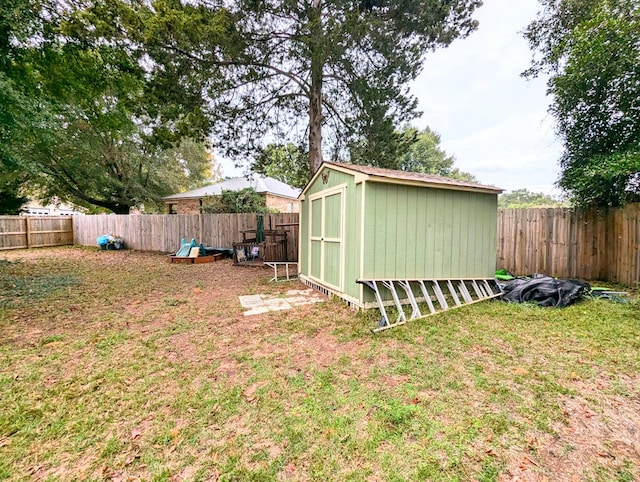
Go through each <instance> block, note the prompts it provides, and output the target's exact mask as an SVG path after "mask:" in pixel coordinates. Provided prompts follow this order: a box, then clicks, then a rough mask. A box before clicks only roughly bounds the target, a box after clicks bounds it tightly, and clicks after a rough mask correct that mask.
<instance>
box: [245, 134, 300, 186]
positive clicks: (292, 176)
mask: <svg viewBox="0 0 640 482" xmlns="http://www.w3.org/2000/svg"><path fill="white" fill-rule="evenodd" d="M308 156H309V154H308V153H307V152H306V151H305V150H304V149H303V148H302V147H300V146H296V145H294V144H291V143H289V144H284V145H283V144H269V145H268V146H267V147H265V148H264V149H262V151H261V152H260V155H259V156H258V158H257V159H256V160H255V161H254V163H253V165H252V167H251V170H252V171H253V172H257V173H259V174H263V175H265V176H269V177H272V178H274V179H277V180H278V181H282V182H284V183H285V184H289V185H290V186H293V187H298V188H303V187H304V186H305V185H306V184H307V182H308V181H309V177H310V176H309V163H308V162H307V160H308Z"/></svg>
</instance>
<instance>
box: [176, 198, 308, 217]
mask: <svg viewBox="0 0 640 482" xmlns="http://www.w3.org/2000/svg"><path fill="white" fill-rule="evenodd" d="M265 201H266V204H267V207H268V208H271V209H275V210H277V211H278V212H280V213H290V212H291V213H299V212H300V201H298V200H297V199H291V198H286V197H280V196H274V195H273V194H267V195H266V200H265ZM170 204H173V205H174V210H173V213H174V214H200V200H199V199H180V200H179V201H171V202H169V203H167V209H166V212H169V205H170Z"/></svg>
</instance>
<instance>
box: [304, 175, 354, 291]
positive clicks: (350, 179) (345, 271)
mask: <svg viewBox="0 0 640 482" xmlns="http://www.w3.org/2000/svg"><path fill="white" fill-rule="evenodd" d="M340 186H344V190H342V191H338V192H342V193H343V194H342V195H343V196H344V198H343V199H340V196H339V195H331V194H329V195H328V196H325V203H324V212H325V224H324V233H323V235H324V237H328V238H336V237H338V236H339V235H340V233H341V235H342V242H341V244H340V245H338V244H337V243H331V242H324V243H323V244H324V248H323V249H324V259H325V264H324V267H321V266H320V253H319V252H320V249H321V247H320V245H321V243H320V242H316V241H311V240H310V235H311V236H313V237H319V236H320V235H321V233H320V227H319V226H320V224H321V223H320V221H319V218H318V217H319V216H320V214H319V213H320V212H321V209H320V208H318V205H319V204H320V203H321V202H322V198H317V197H315V196H316V195H318V194H320V195H323V193H324V191H328V193H332V192H336V191H334V189H336V188H339V187H340ZM360 189H361V188H360V186H356V184H355V180H354V176H353V175H351V174H346V173H343V172H339V171H336V170H330V172H329V177H328V179H327V183H326V184H324V183H323V180H322V178H321V177H319V178H318V179H317V181H316V182H315V183H313V184H312V185H311V186H309V188H308V190H307V191H306V192H305V197H304V199H303V201H302V203H301V220H300V258H299V259H300V273H301V274H302V275H304V276H310V277H311V278H313V279H314V281H317V282H321V281H324V282H325V284H326V285H327V286H328V287H329V288H333V287H335V286H339V285H340V282H341V281H342V282H343V283H342V290H341V291H342V292H343V293H345V294H346V295H348V296H350V297H352V298H354V299H356V300H357V299H359V298H360V287H359V285H357V284H356V283H355V280H356V279H357V278H358V277H359V274H360V224H361V222H360V221H361V220H360V206H359V203H360V197H359V196H360V194H359V193H360ZM311 203H313V209H310V207H311ZM309 215H311V216H312V217H313V219H312V220H311V219H310V217H309ZM310 220H311V224H309V221H310ZM310 227H312V228H313V232H311V233H310V231H309V229H310ZM309 243H311V245H312V249H313V251H312V253H311V259H310V260H309V251H308V249H309ZM340 250H342V251H341V252H340ZM340 258H342V262H341V263H340V264H337V263H336V262H335V261H336V260H338V259H340ZM321 270H323V271H322V276H321V273H320V272H321Z"/></svg>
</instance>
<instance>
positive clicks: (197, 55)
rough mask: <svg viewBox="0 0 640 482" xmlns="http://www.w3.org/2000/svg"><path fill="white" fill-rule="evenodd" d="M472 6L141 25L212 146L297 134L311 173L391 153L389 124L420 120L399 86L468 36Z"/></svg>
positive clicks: (154, 19) (160, 8)
mask: <svg viewBox="0 0 640 482" xmlns="http://www.w3.org/2000/svg"><path fill="white" fill-rule="evenodd" d="M122 1H123V2H124V0H122ZM480 4H481V1H480V0H415V1H412V2H406V1H403V0H373V1H355V0H352V1H344V0H304V1H303V0H280V1H276V0H260V1H257V0H236V1H226V2H221V1H220V2H218V1H206V2H205V1H199V0H194V1H192V2H184V3H181V2H179V1H177V0H173V1H172V0H157V1H156V2H153V3H152V4H151V5H150V7H149V8H148V11H147V13H144V14H141V15H140V17H139V18H142V22H143V24H144V26H145V32H146V33H145V35H144V38H143V39H141V41H142V42H144V45H145V46H146V48H147V52H148V54H149V56H150V61H149V62H148V63H147V66H148V67H149V68H150V75H152V76H154V77H156V78H157V79H160V78H162V79H164V81H166V82H171V83H174V84H177V85H189V86H191V88H192V89H193V90H194V91H201V92H202V93H203V96H204V97H205V98H206V99H207V102H208V104H207V106H208V107H209V109H208V110H209V112H210V114H211V118H212V119H213V120H214V121H215V122H214V134H215V136H216V138H217V139H218V141H219V142H218V145H217V147H218V148H221V149H226V150H227V153H228V154H232V155H237V154H239V153H240V152H241V151H242V150H247V149H248V150H251V149H252V148H260V147H261V146H263V144H264V139H265V136H268V137H269V138H271V139H272V140H278V141H281V142H284V141H285V140H288V141H293V142H294V143H295V144H299V143H300V137H302V136H305V135H306V137H307V139H308V142H307V143H306V144H307V146H308V152H309V164H310V169H309V170H310V173H313V172H315V170H316V169H317V168H318V166H319V165H320V163H321V161H322V158H323V152H324V153H325V154H326V155H327V156H328V157H329V158H332V159H337V156H338V155H339V153H340V152H343V153H344V152H348V147H349V146H350V144H351V143H352V142H353V141H354V140H357V141H360V140H362V139H366V143H365V144H364V145H360V147H361V150H362V151H363V153H362V155H363V156H364V157H369V158H371V159H372V160H376V159H377V158H378V157H380V156H382V155H385V150H386V151H391V152H393V153H395V151H394V150H393V146H394V144H395V143H398V142H400V141H401V139H399V138H398V134H397V132H396V126H397V125H399V124H400V123H401V122H402V121H406V120H409V119H411V118H412V117H414V116H415V115H416V114H417V112H416V100H415V98H413V97H412V96H411V95H410V94H409V92H408V87H407V84H408V82H409V81H411V80H412V79H414V78H415V77H416V76H417V75H418V73H419V72H420V70H421V68H422V64H423V60H424V56H425V54H426V53H427V52H428V51H430V50H432V49H434V48H436V47H438V46H446V45H448V44H449V43H451V42H452V41H453V40H454V39H455V38H457V37H461V36H465V35H467V34H468V33H469V32H471V31H472V30H473V29H475V27H476V22H475V21H474V20H473V19H472V18H471V14H472V12H473V11H474V9H475V8H476V7H478V6H479V5H480ZM144 5H145V4H141V5H140V6H138V9H144ZM323 139H324V140H328V142H325V144H324V148H323ZM381 148H384V149H381Z"/></svg>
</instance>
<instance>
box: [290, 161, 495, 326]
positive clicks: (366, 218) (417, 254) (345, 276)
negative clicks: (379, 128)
mask: <svg viewBox="0 0 640 482" xmlns="http://www.w3.org/2000/svg"><path fill="white" fill-rule="evenodd" d="M501 192H502V189H500V188H497V187H494V186H486V185H482V184H478V183H472V182H465V181H458V180H454V179H448V178H443V177H440V176H432V175H427V174H420V173H414V172H405V171H394V170H389V169H381V168H376V167H369V166H358V165H353V164H342V163H340V164H338V163H329V162H324V163H323V164H322V165H321V166H320V168H319V169H318V171H317V172H316V174H315V175H314V177H313V178H312V179H311V181H310V182H309V183H308V184H307V186H306V187H305V189H304V190H303V191H302V193H301V195H300V200H301V211H300V244H299V260H300V263H299V270H300V279H301V280H302V281H303V282H304V283H306V284H307V285H309V286H312V287H315V288H316V289H319V290H321V291H324V292H325V293H328V294H329V293H330V294H333V295H336V296H338V297H340V298H342V299H344V300H346V301H347V302H348V303H349V304H351V305H353V306H354V307H357V308H370V307H379V308H381V312H382V314H383V319H382V320H381V328H386V327H389V326H393V325H395V324H397V323H403V322H404V321H406V319H407V316H408V317H409V318H418V317H422V316H424V315H428V314H431V313H433V312H436V311H438V310H439V308H441V309H447V308H450V307H455V306H460V305H462V304H467V303H471V302H474V301H479V300H481V299H486V298H488V297H492V296H495V295H496V289H495V286H494V284H492V283H493V278H494V274H495V268H496V232H497V203H498V199H497V198H498V194H499V193H501ZM389 304H390V305H394V304H395V305H396V306H398V307H399V305H400V304H408V305H411V307H412V312H411V314H410V315H407V314H405V313H402V310H400V309H399V310H398V311H399V314H398V315H395V316H397V317H398V319H397V320H395V321H393V320H390V319H389V317H388V316H387V314H386V312H385V310H384V306H385V305H389Z"/></svg>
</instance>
